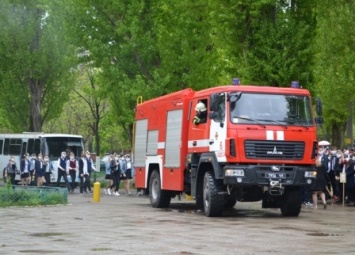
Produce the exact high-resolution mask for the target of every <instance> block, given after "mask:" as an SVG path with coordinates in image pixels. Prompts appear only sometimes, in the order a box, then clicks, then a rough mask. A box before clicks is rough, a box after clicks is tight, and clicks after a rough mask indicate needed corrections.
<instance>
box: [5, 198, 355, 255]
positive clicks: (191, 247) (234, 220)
mask: <svg viewBox="0 0 355 255" xmlns="http://www.w3.org/2000/svg"><path fill="white" fill-rule="evenodd" d="M354 215H355V207H352V208H342V207H341V206H331V205H330V206H328V209H327V210H323V209H318V210H312V209H308V208H303V209H302V212H301V215H300V217H298V218H283V217H280V212H279V210H271V209H270V210H263V209H261V206H260V203H240V204H239V203H238V204H237V206H236V207H235V208H234V209H232V210H229V211H227V212H226V213H225V214H224V217H220V218H207V217H205V216H204V215H203V213H202V212H198V211H196V210H194V202H193V201H186V200H181V201H179V200H178V199H173V200H172V204H171V207H170V208H168V209H154V208H152V207H151V206H150V204H149V199H148V198H147V197H136V196H134V195H132V196H124V195H121V196H119V197H115V196H108V195H104V194H102V195H101V200H100V202H98V203H95V202H93V201H92V198H91V196H88V195H86V196H82V195H79V194H78V193H74V194H70V195H69V204H68V205H58V206H44V207H24V208H23V207H10V208H0V236H1V238H0V254H11V255H12V254H163V255H167V254H169V255H170V254H179V255H182V254H184V255H186V254H218V255H219V254H249V255H251V254H280V255H281V254H282V255H283V254H300V255H301V254H302V255H307V254H342V255H343V254H355V238H354V236H355V235H354V234H355V223H354Z"/></svg>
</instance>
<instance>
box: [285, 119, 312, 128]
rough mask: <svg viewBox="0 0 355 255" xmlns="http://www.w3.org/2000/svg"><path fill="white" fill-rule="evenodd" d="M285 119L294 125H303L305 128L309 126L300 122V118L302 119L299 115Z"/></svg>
mask: <svg viewBox="0 0 355 255" xmlns="http://www.w3.org/2000/svg"><path fill="white" fill-rule="evenodd" d="M285 121H286V122H289V123H291V124H293V125H295V126H301V127H303V128H305V129H307V130H308V127H307V126H306V125H303V124H301V123H300V122H301V121H302V120H300V119H299V118H297V117H291V118H285Z"/></svg>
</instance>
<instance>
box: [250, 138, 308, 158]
mask: <svg viewBox="0 0 355 255" xmlns="http://www.w3.org/2000/svg"><path fill="white" fill-rule="evenodd" d="M244 146H245V157H246V158H249V159H253V158H259V159H302V158H303V154H304V143H303V142H285V141H245V144H244Z"/></svg>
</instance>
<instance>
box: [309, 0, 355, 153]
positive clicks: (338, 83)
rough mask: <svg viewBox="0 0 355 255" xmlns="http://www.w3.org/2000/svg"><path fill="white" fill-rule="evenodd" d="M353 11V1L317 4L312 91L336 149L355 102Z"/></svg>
mask: <svg viewBox="0 0 355 255" xmlns="http://www.w3.org/2000/svg"><path fill="white" fill-rule="evenodd" d="M354 10H355V2H354V1H346V0H339V1H335V2H334V1H330V0H325V1H318V2H317V36H316V43H315V45H314V48H315V52H316V55H315V57H316V63H315V68H314V70H315V71H314V73H315V78H316V84H317V86H316V89H317V93H318V95H320V97H321V98H322V99H323V104H324V116H325V128H326V129H330V132H331V137H332V144H334V145H336V146H338V147H341V146H343V141H344V132H345V127H346V122H347V121H348V119H349V116H350V111H349V104H351V103H353V102H354V99H355V84H354V83H355V80H354V70H355V34H354V31H353V29H352V28H353V27H354V26H355V16H354V13H353V11H354Z"/></svg>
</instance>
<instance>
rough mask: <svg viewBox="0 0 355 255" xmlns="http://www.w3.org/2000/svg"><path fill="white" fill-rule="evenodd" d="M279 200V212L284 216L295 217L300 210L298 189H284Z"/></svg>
mask: <svg viewBox="0 0 355 255" xmlns="http://www.w3.org/2000/svg"><path fill="white" fill-rule="evenodd" d="M283 196H284V197H283V199H282V201H281V206H280V209H281V214H282V216H285V217H297V216H298V215H299V214H300V212H301V192H300V189H291V190H286V191H285V194H284V195H283Z"/></svg>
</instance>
